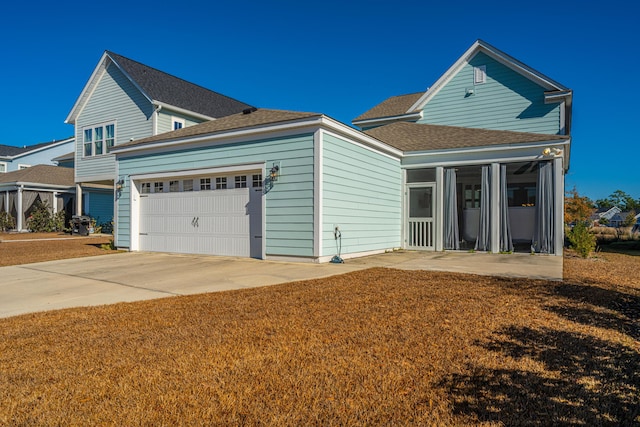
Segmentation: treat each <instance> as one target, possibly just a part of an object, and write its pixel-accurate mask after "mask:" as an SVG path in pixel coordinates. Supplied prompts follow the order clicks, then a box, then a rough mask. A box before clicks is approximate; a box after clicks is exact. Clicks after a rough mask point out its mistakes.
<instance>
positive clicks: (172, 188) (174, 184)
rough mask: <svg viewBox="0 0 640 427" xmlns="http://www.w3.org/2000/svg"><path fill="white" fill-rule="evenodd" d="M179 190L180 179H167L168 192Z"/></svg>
mask: <svg viewBox="0 0 640 427" xmlns="http://www.w3.org/2000/svg"><path fill="white" fill-rule="evenodd" d="M178 191H180V181H178V180H175V181H169V193H177V192H178Z"/></svg>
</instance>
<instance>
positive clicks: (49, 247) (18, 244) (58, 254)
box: [0, 233, 116, 267]
mask: <svg viewBox="0 0 640 427" xmlns="http://www.w3.org/2000/svg"><path fill="white" fill-rule="evenodd" d="M111 239H112V237H111V236H106V235H105V236H101V235H98V236H86V237H79V236H72V235H70V234H68V233H0V267H6V266H8V265H17V264H27V263H31V262H41V261H54V260H58V259H67V258H79V257H86V256H95V255H106V254H108V253H115V252H116V251H110V250H104V249H101V247H100V246H101V245H102V244H105V243H109V241H110V240H111Z"/></svg>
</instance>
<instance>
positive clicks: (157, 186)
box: [153, 182, 164, 193]
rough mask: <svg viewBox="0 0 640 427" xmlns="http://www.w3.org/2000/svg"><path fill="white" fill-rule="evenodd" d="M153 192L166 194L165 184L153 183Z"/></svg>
mask: <svg viewBox="0 0 640 427" xmlns="http://www.w3.org/2000/svg"><path fill="white" fill-rule="evenodd" d="M153 192H154V193H164V182H154V183H153Z"/></svg>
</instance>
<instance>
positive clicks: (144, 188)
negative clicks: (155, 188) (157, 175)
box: [140, 182, 151, 194]
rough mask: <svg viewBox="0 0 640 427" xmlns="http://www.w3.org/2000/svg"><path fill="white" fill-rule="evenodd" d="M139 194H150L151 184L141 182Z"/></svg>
mask: <svg viewBox="0 0 640 427" xmlns="http://www.w3.org/2000/svg"><path fill="white" fill-rule="evenodd" d="M140 192H141V193H142V194H149V193H151V183H150V182H143V183H142V185H141V187H140Z"/></svg>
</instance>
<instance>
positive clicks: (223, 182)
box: [216, 176, 227, 190]
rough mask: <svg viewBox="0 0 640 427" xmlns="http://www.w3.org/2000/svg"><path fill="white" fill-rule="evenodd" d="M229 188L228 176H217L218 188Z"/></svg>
mask: <svg viewBox="0 0 640 427" xmlns="http://www.w3.org/2000/svg"><path fill="white" fill-rule="evenodd" d="M226 189H227V177H226V176H219V177H218V178H216V190H226Z"/></svg>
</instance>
